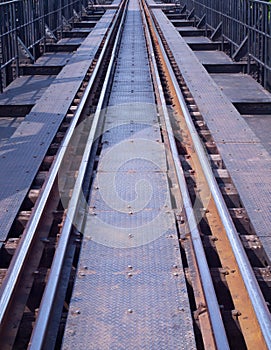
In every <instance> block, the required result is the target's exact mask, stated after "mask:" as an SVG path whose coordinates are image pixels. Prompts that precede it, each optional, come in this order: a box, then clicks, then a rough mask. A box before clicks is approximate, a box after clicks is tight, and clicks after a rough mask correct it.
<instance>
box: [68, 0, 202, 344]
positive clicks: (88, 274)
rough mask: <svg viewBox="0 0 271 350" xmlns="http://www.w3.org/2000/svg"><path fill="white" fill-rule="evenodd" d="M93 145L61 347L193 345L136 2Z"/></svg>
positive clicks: (176, 237) (162, 151)
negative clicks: (92, 170) (95, 157)
mask: <svg viewBox="0 0 271 350" xmlns="http://www.w3.org/2000/svg"><path fill="white" fill-rule="evenodd" d="M102 144H103V148H102V152H101V155H100V159H99V165H98V168H97V172H96V175H95V178H94V181H93V185H92V192H91V196H90V203H89V215H88V217H87V220H86V225H85V228H84V238H83V243H82V250H81V256H80V261H79V268H78V274H77V279H76V282H75V287H74V291H73V296H72V300H71V304H70V310H69V316H68V321H67V326H66V332H65V336H64V341H63V349H73V348H74V347H76V348H78V349H95V350H98V349H101V350H102V349H112V350H113V349H116V350H120V349H135V350H139V349H148V350H150V349H177V348H178V349H195V348H196V345H195V340H194V334H193V326H192V319H191V314H190V309H189V301H188V296H187V290H186V282H185V276H184V272H183V267H182V262H181V257H180V251H179V242H178V236H177V230H176V226H175V217H174V212H173V210H172V208H171V203H170V193H169V187H168V179H167V162H166V153H165V148H164V145H163V142H162V140H161V136H160V128H159V120H158V117H157V110H156V106H155V100H154V93H153V87H152V82H151V77H150V68H149V64H148V59H147V49H146V44H145V39H144V32H143V26H142V19H141V14H140V8H139V4H138V1H137V0H131V1H130V3H129V6H128V12H127V16H126V20H125V25H124V32H123V37H122V41H121V46H120V51H119V56H118V59H117V66H116V71H115V76H114V82H113V85H112V90H111V95H110V99H109V107H108V109H107V111H106V115H105V125H104V130H103V135H102Z"/></svg>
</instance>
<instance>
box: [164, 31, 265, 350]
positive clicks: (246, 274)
mask: <svg viewBox="0 0 271 350" xmlns="http://www.w3.org/2000/svg"><path fill="white" fill-rule="evenodd" d="M157 34H158V33H157ZM158 42H159V43H160V46H161V48H162V51H163V57H164V60H165V62H166V64H167V68H168V70H169V73H170V75H171V77H172V82H173V85H174V89H175V92H176V95H177V97H178V100H179V103H180V106H181V108H182V112H183V115H184V118H185V121H186V124H187V126H188V129H189V132H190V135H191V138H192V141H193V145H194V147H195V150H196V153H197V154H198V158H199V160H200V164H201V167H202V169H203V173H204V175H205V178H206V180H207V183H208V186H209V188H210V191H211V194H212V197H213V199H214V202H215V204H216V207H217V210H218V213H219V216H220V218H221V221H222V223H223V225H224V228H225V231H226V234H227V237H228V240H229V242H230V244H231V247H232V251H233V253H234V255H235V258H236V261H237V264H238V267H239V270H240V273H241V275H242V278H243V281H244V284H245V286H246V289H247V291H248V294H249V297H250V299H251V303H252V305H253V308H254V311H255V315H256V317H257V320H258V323H259V326H260V328H261V331H262V334H263V338H264V340H265V342H266V345H267V347H268V349H271V332H270V329H271V315H270V312H269V310H268V307H267V304H266V302H265V300H264V297H263V294H262V292H261V290H260V287H259V284H258V282H257V280H256V277H255V274H254V271H253V269H252V267H251V265H250V262H249V260H248V257H247V255H246V253H245V251H244V247H243V246H242V243H241V240H240V238H239V235H238V232H237V230H236V228H235V226H234V223H233V221H232V218H231V216H230V213H229V211H228V208H227V206H226V203H225V201H224V199H223V197H222V194H221V191H220V188H219V186H218V183H217V181H216V179H215V176H214V174H213V171H212V168H211V165H210V161H209V159H208V157H207V155H206V152H205V149H204V147H203V145H202V142H201V139H200V137H199V135H198V132H197V130H196V128H195V126H194V123H193V120H192V118H191V115H190V112H189V110H188V107H187V105H186V102H185V99H184V97H183V94H182V92H181V89H180V87H179V84H178V81H177V79H176V76H175V74H174V72H173V69H172V67H171V64H170V62H169V59H168V57H167V54H166V51H165V49H164V48H163V43H162V40H161V38H160V36H159V35H158Z"/></svg>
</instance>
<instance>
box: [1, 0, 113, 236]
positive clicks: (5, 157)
mask: <svg viewBox="0 0 271 350" xmlns="http://www.w3.org/2000/svg"><path fill="white" fill-rule="evenodd" d="M115 3H116V4H118V3H119V0H115ZM115 12H116V11H115V10H109V11H106V13H105V14H104V15H103V17H102V18H101V19H100V21H99V22H98V23H97V25H96V27H95V28H94V29H93V30H92V32H91V33H90V34H89V35H88V36H87V37H86V38H85V40H84V41H83V43H82V45H81V46H80V47H79V48H78V50H77V51H76V52H75V53H74V54H73V55H72V57H71V58H70V59H69V62H68V63H67V65H66V66H65V67H64V68H63V69H62V70H61V72H60V73H59V74H58V75H57V77H56V78H54V81H53V84H51V85H50V86H49V87H48V88H47V90H46V91H45V92H44V93H43V95H42V97H41V98H40V99H39V101H38V102H37V103H36V105H35V106H34V107H33V108H32V110H31V112H30V113H29V114H28V115H27V116H26V117H25V118H24V121H23V122H21V124H20V126H19V127H18V128H17V129H16V131H15V132H14V134H13V135H12V137H10V138H9V139H8V140H7V141H6V142H2V143H1V144H0V241H5V239H6V237H7V234H8V232H9V230H10V228H11V226H12V223H13V221H14V219H15V217H16V215H17V213H18V211H19V209H20V206H21V204H22V202H23V200H24V198H25V196H26V194H27V192H28V190H29V188H30V186H31V183H32V181H33V179H34V177H35V175H36V173H37V171H38V169H39V167H40V164H41V162H42V160H43V158H44V156H45V154H46V152H47V150H48V148H49V146H50V143H51V142H52V140H53V138H54V136H55V134H56V132H57V130H58V128H59V126H60V124H61V122H62V120H63V119H64V117H65V115H66V113H67V111H68V109H69V107H70V105H71V103H72V101H73V99H74V96H75V95H76V92H77V91H78V89H79V87H80V85H81V83H82V81H83V79H84V77H85V75H86V73H87V70H88V68H89V65H90V64H91V62H92V60H93V59H94V57H95V55H96V53H97V50H98V48H99V46H100V43H101V42H102V39H103V36H104V34H105V33H106V31H107V29H108V27H109V25H110V23H111V21H112V18H113V17H114V14H115ZM62 56H63V60H64V61H65V60H66V59H67V57H70V55H64V54H63V55H62ZM46 57H47V58H45V61H46V59H48V60H49V61H48V62H50V64H52V61H51V59H50V57H52V60H53V57H54V56H53V55H46ZM35 79H36V78H35V77H33V79H32V78H31V81H32V80H35ZM30 90H31V89H30ZM32 94H33V92H32ZM3 98H5V95H3ZM0 104H1V101H0ZM7 179H9V181H7Z"/></svg>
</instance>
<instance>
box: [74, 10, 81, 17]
mask: <svg viewBox="0 0 271 350" xmlns="http://www.w3.org/2000/svg"><path fill="white" fill-rule="evenodd" d="M73 15H74V17H75V18H76V19H80V16H79V14H78V13H77V12H76V11H75V9H73Z"/></svg>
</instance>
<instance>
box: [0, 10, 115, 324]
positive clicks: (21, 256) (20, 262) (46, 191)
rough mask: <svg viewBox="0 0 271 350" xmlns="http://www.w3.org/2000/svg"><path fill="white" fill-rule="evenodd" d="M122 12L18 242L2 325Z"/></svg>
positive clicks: (0, 312) (0, 300)
mask: <svg viewBox="0 0 271 350" xmlns="http://www.w3.org/2000/svg"><path fill="white" fill-rule="evenodd" d="M118 15H119V12H118V13H117V15H116V16H115V18H114V22H113V23H112V26H111V28H110V29H109V32H108V35H107V37H106V39H105V42H104V45H103V48H102V51H101V53H100V56H99V58H98V61H97V63H96V66H95V68H94V71H93V72H92V75H91V78H90V80H89V82H88V85H87V87H86V89H85V92H84V95H83V97H82V99H81V101H80V104H79V106H78V108H77V111H76V114H75V115H74V117H73V120H72V122H71V124H70V126H69V129H68V131H67V134H66V136H65V138H64V140H63V142H62V144H61V147H60V149H59V151H58V153H57V155H56V158H55V160H54V162H53V164H52V167H51V169H50V173H49V176H48V179H47V182H46V184H45V186H44V188H43V191H42V194H41V196H40V198H39V199H38V202H37V203H36V208H35V213H34V214H33V216H32V217H31V219H30V221H29V223H28V226H27V232H25V233H24V235H23V237H22V240H21V242H20V245H19V247H18V248H19V249H18V250H17V251H16V253H15V255H14V257H13V260H12V265H11V268H12V270H11V271H10V272H9V273H8V274H7V276H6V278H5V280H4V283H3V285H2V287H1V295H0V305H1V307H0V324H1V323H2V322H4V318H5V315H6V313H7V312H8V309H9V305H10V302H11V300H12V296H13V294H14V291H15V290H16V286H17V282H18V280H19V279H20V276H21V271H22V270H23V266H24V264H25V262H26V259H27V257H28V252H29V249H30V247H31V245H32V242H33V240H34V237H35V232H36V230H37V228H38V225H39V222H40V220H41V218H42V214H43V212H44V208H45V206H46V203H47V201H48V198H49V196H50V193H51V190H52V188H53V186H54V183H55V181H56V180H57V176H58V172H59V169H60V166H61V164H62V161H63V159H64V157H65V153H66V150H67V148H68V145H69V142H70V140H71V138H72V135H73V133H74V130H75V128H76V126H77V123H78V121H79V118H80V115H81V113H82V110H83V108H84V105H85V103H86V100H87V97H88V95H89V93H90V91H91V89H92V87H93V84H94V81H95V79H96V76H97V74H98V70H99V68H100V66H101V64H102V60H103V57H104V55H105V52H106V50H107V47H108V45H109V42H110V38H111V35H112V33H113V30H114V28H115V26H116V23H117V18H118Z"/></svg>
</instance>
